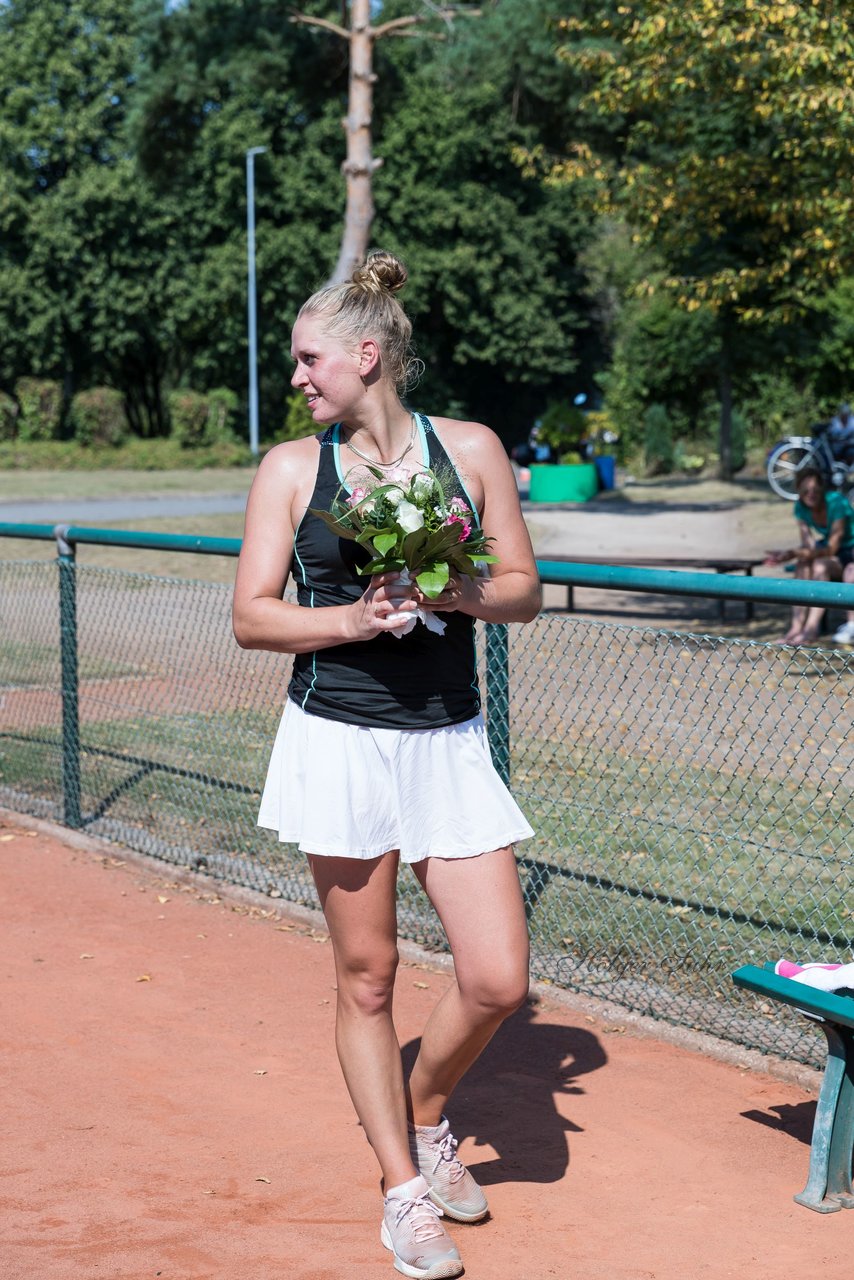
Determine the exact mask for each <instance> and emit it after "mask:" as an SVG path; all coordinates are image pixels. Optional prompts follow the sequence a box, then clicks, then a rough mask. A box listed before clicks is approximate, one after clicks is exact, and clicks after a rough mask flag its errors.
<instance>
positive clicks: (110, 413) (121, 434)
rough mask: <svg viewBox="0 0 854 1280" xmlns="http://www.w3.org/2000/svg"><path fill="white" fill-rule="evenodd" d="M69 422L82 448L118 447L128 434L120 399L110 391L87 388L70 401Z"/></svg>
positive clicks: (122, 399)
mask: <svg viewBox="0 0 854 1280" xmlns="http://www.w3.org/2000/svg"><path fill="white" fill-rule="evenodd" d="M68 416H69V422H70V424H71V427H72V431H73V434H74V439H75V440H76V441H77V443H78V444H82V445H93V444H96V445H111V446H112V447H113V448H116V447H118V445H120V444H122V443H123V442H124V440H125V439H126V437H127V434H128V420H127V417H126V415H125V405H124V398H123V396H122V394H121V392H120V391H116V390H115V388H114V387H91V388H90V389H89V390H88V391H78V392H77V394H76V395H75V396H74V397H73V398H72V401H71V409H70V411H69V415H68Z"/></svg>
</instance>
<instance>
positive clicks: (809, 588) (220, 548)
mask: <svg viewBox="0 0 854 1280" xmlns="http://www.w3.org/2000/svg"><path fill="white" fill-rule="evenodd" d="M53 537H54V532H53V525H46V524H8V523H7V524H4V523H0V538H30V539H36V540H39V539H41V540H46V541H52V540H53ZM66 537H67V539H68V542H69V543H71V544H76V543H81V542H82V543H90V544H93V545H96V546H114V547H140V548H146V549H148V550H151V551H188V552H195V553H196V554H201V555H214V556H236V555H239V554H240V548H241V545H242V539H240V538H208V537H193V536H191V535H189V534H180V533H142V532H137V531H135V530H132V529H90V528H84V527H80V526H75V525H72V526H70V527H68V528H67V530H66ZM537 569H538V571H539V574H540V578H541V580H542V581H543V582H545V583H549V584H552V585H555V586H565V587H569V586H574V587H598V588H601V589H602V590H616V591H640V592H654V593H655V594H659V595H676V596H708V597H713V598H715V599H724V600H754V601H755V600H759V601H766V602H769V603H774V604H807V605H809V604H816V605H824V606H825V607H828V606H830V607H835V608H840V609H854V583H848V582H804V581H801V580H795V581H792V580H789V579H786V578H748V577H743V576H739V577H736V576H735V575H732V574H723V573H695V572H693V571H691V572H689V571H685V570H675V569H646V568H632V567H631V566H629V565H600V564H565V563H563V562H562V561H558V560H538V561H537Z"/></svg>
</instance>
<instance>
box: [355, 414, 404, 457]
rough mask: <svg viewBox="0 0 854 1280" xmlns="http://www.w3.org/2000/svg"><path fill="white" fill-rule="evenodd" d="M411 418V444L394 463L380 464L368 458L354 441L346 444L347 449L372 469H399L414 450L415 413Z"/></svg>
mask: <svg viewBox="0 0 854 1280" xmlns="http://www.w3.org/2000/svg"><path fill="white" fill-rule="evenodd" d="M411 416H412V430H411V431H410V433H409V443H408V444H407V446H406V448H405V449H404V451H403V453H402V454H401V455H400V457H399V458H395V459H394V461H393V462H380V460H379V459H378V458H370V457H368V455H367V454H366V453H362V450H361V449H357V448H356V446H355V445H354V444H353V441H352V440H348V441H347V442H346V444H347V448H348V449H350V450H351V451H352V452H353V453H355V454H356V456H357V457H358V458H362V459H363V460H364V461H365V462H369V463H370V464H371V466H372V467H380V468H382V470H384V471H388V470H390V469H391V467H398V466H400V464H401V462H403V459H404V458H405V457H406V455H407V454H408V453H409V450H410V449H411V448H412V446H413V445H414V443H415V414H414V413H413V414H412V415H411Z"/></svg>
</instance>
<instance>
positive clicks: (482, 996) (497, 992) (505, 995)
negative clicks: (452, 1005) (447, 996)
mask: <svg viewBox="0 0 854 1280" xmlns="http://www.w3.org/2000/svg"><path fill="white" fill-rule="evenodd" d="M457 982H458V985H459V988H460V993H461V995H462V997H463V999H464V1000H466V1001H468V1002H469V1003H471V1004H475V1005H477V1006H478V1008H480V1009H482V1010H483V1011H485V1012H486V1013H487V1014H488V1015H490V1016H493V1017H501V1018H509V1017H510V1015H511V1013H515V1012H516V1010H517V1009H518V1008H519V1007H520V1006H521V1005H523V1004H524V1003H525V1000H526V999H527V997H528V987H529V975H528V966H527V963H525V964H524V965H522V964H521V963H520V964H518V965H512V966H509V967H500V968H497V969H494V970H487V971H483V972H480V973H476V974H468V975H466V976H464V977H463V978H462V979H460V978H459V977H458V978H457Z"/></svg>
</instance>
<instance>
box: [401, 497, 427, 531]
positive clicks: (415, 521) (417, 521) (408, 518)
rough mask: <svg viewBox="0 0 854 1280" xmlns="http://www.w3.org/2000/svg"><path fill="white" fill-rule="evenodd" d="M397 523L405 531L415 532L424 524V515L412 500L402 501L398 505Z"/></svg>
mask: <svg viewBox="0 0 854 1280" xmlns="http://www.w3.org/2000/svg"><path fill="white" fill-rule="evenodd" d="M397 523H398V524H399V525H400V527H401V529H403V531H404V533H414V532H415V530H416V529H420V528H421V527H422V526H423V524H424V517H423V516H422V514H421V512H420V511H419V510H418V508H417V507H416V506H413V504H412V503H411V502H400V503H398V506H397Z"/></svg>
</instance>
